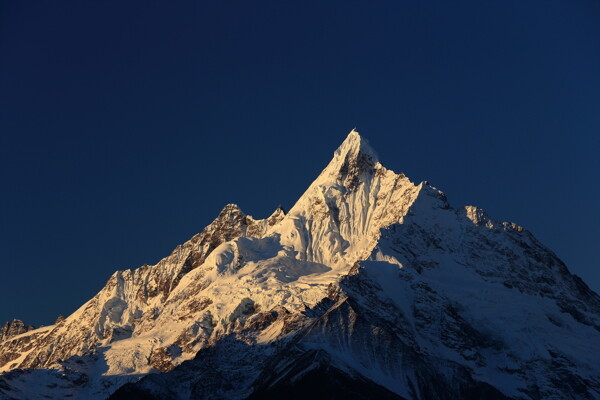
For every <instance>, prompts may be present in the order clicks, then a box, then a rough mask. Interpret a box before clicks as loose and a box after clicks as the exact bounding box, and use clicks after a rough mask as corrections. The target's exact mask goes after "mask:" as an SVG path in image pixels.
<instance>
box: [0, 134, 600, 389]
mask: <svg viewBox="0 0 600 400" xmlns="http://www.w3.org/2000/svg"><path fill="white" fill-rule="evenodd" d="M13 326H14V327H13ZM1 332H2V333H1V335H2V336H0V373H1V375H0V399H36V398H40V399H42V398H51V399H52V398H54V399H62V398H67V397H71V398H81V399H105V398H112V399H224V398H225V399H270V398H273V399H275V398H303V399H305V398H307V397H313V398H344V399H353V398H355V399H365V398H377V399H469V398H471V399H507V398H510V399H599V398H600V363H599V362H598V359H599V358H600V357H599V355H600V353H599V352H600V297H599V296H598V295H597V294H596V293H594V292H593V291H591V290H590V289H589V288H588V287H587V286H586V284H585V283H584V282H582V281H581V279H579V278H578V277H577V276H574V275H572V274H571V273H570V272H569V270H568V269H567V267H566V266H565V265H564V263H563V262H562V261H561V260H559V259H558V258H557V257H556V255H555V254H554V253H553V252H552V251H550V250H549V249H547V248H546V247H544V246H543V245H542V244H541V243H540V242H538V241H537V240H536V239H535V238H534V237H533V236H532V235H531V234H530V233H529V232H528V231H527V230H525V229H523V228H522V227H520V226H518V225H516V224H514V223H507V222H499V221H496V220H494V219H492V218H491V217H489V216H488V215H486V213H485V212H484V211H483V210H481V209H479V208H477V207H473V206H467V207H462V208H453V207H452V206H451V205H450V204H449V202H448V200H447V199H446V196H445V195H444V193H442V192H441V191H440V190H438V189H436V188H434V187H432V186H430V185H429V184H427V183H425V182H423V183H420V184H414V183H413V182H411V181H410V180H409V179H408V178H407V177H406V176H404V175H403V174H396V173H394V172H393V171H391V170H388V169H386V168H385V167H384V166H383V165H382V164H381V163H380V162H379V161H378V158H377V155H376V153H375V152H374V151H373V149H372V148H371V147H370V146H369V144H368V143H367V141H366V140H365V139H363V138H362V137H361V136H360V135H359V134H358V132H356V131H352V132H350V134H349V135H348V137H347V138H346V140H344V142H343V143H342V145H341V146H340V147H339V148H338V149H337V150H336V151H335V153H334V156H333V159H332V160H331V162H330V163H329V164H328V165H327V167H326V168H325V169H324V170H323V172H322V173H321V174H320V175H319V176H318V177H317V179H316V180H315V181H314V182H313V183H312V184H311V185H310V187H309V188H308V189H307V190H306V192H305V193H304V194H303V195H302V196H301V197H300V199H299V200H298V201H297V203H296V204H295V205H294V206H293V207H292V208H291V209H290V210H289V212H288V213H285V211H284V210H283V209H282V208H278V209H276V210H275V211H274V212H273V214H272V215H270V216H269V217H267V218H265V219H261V220H257V219H254V218H253V217H251V216H249V215H246V214H244V212H242V210H240V209H239V207H237V206H236V205H233V204H230V205H227V206H225V208H224V209H223V210H222V211H221V212H220V213H219V215H218V216H217V218H216V219H215V220H214V221H213V222H212V223H211V224H210V225H209V226H207V227H206V228H205V229H204V230H203V231H202V232H201V233H199V234H197V235H196V236H194V237H192V238H191V239H190V240H189V241H188V242H186V243H184V244H182V245H180V246H178V247H177V248H176V249H175V250H174V251H173V252H172V253H171V254H170V255H169V256H168V257H166V258H164V259H163V260H161V261H160V262H159V263H158V264H156V265H153V266H149V265H144V266H142V267H140V268H138V269H134V270H125V271H117V272H116V273H115V274H113V276H111V277H110V279H109V280H108V282H107V283H106V285H105V287H104V288H103V289H102V290H101V291H100V292H99V293H98V294H97V295H96V296H94V297H93V298H92V299H90V300H89V301H88V302H87V303H85V304H84V305H82V306H81V307H80V308H79V309H78V310H77V311H76V312H74V313H73V314H72V315H69V316H67V317H66V318H59V319H57V322H56V323H55V324H54V325H51V326H46V327H41V328H38V329H30V328H28V327H25V325H24V324H23V323H21V322H20V321H18V322H17V321H14V322H12V323H11V324H10V325H6V326H5V327H4V328H2V331H1Z"/></svg>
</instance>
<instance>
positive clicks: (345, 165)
mask: <svg viewBox="0 0 600 400" xmlns="http://www.w3.org/2000/svg"><path fill="white" fill-rule="evenodd" d="M377 163H378V158H377V153H376V152H375V150H373V148H372V147H371V145H370V144H369V142H368V141H367V140H366V139H364V138H363V137H362V136H361V135H360V134H359V133H358V131H357V130H356V129H352V130H351V131H350V133H349V134H348V136H347V137H346V139H345V140H344V141H343V142H342V144H341V145H340V146H339V147H338V148H337V150H336V151H335V152H334V153H333V159H332V160H331V161H330V162H329V164H328V165H327V167H326V168H325V169H324V170H323V172H321V175H319V177H318V178H317V180H316V181H315V182H313V185H323V186H330V185H339V184H342V185H343V186H345V187H347V188H348V189H353V188H355V187H356V186H357V185H358V184H359V183H360V181H364V180H366V179H368V178H367V177H368V176H372V174H373V173H374V171H375V165H376V164H377Z"/></svg>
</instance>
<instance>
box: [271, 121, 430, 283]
mask: <svg viewBox="0 0 600 400" xmlns="http://www.w3.org/2000/svg"><path fill="white" fill-rule="evenodd" d="M419 189H420V187H418V186H415V185H414V184H413V183H412V182H411V181H410V180H409V179H408V178H406V177H405V176H404V175H403V174H395V173H394V172H393V171H390V170H388V169H386V168H385V167H383V166H382V165H381V164H380V163H379V161H378V160H377V155H376V153H375V152H374V151H373V149H371V147H370V146H369V144H368V143H367V141H366V140H365V139H363V138H362V137H361V136H360V135H359V134H358V132H356V131H354V130H353V131H352V132H350V134H349V135H348V137H347V138H346V140H345V141H344V142H343V143H342V145H341V146H340V147H339V148H338V149H337V150H336V151H335V154H334V157H333V160H331V162H330V163H329V165H328V166H327V167H326V168H325V170H323V172H322V173H321V174H320V175H319V177H318V178H317V179H316V180H315V181H314V182H313V183H312V184H311V185H310V187H309V188H308V190H307V191H306V192H305V193H304V194H303V195H302V197H300V199H299V200H298V202H297V203H296V204H295V205H294V207H292V209H291V210H290V212H289V213H288V215H287V216H286V217H285V218H284V219H283V220H282V221H281V223H279V224H278V225H277V226H275V227H273V229H272V230H271V232H272V233H278V234H279V235H280V237H281V243H282V245H283V246H285V247H288V248H290V249H293V250H294V251H296V252H298V255H297V257H298V258H299V259H301V260H307V261H313V262H317V263H321V264H325V265H329V266H331V267H332V268H334V269H338V268H340V269H342V271H347V269H348V268H349V266H351V265H353V264H354V262H356V261H358V260H360V259H364V258H365V257H367V256H368V255H369V253H370V252H371V249H372V248H373V246H374V245H375V243H376V242H377V239H378V237H379V230H380V229H381V228H383V227H384V226H387V225H389V224H392V223H394V222H400V221H401V219H402V217H403V216H404V215H406V213H407V211H408V208H409V207H410V205H411V204H412V202H413V201H414V199H415V198H416V197H417V195H418V192H419Z"/></svg>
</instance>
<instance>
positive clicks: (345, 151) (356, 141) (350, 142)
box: [335, 128, 378, 162]
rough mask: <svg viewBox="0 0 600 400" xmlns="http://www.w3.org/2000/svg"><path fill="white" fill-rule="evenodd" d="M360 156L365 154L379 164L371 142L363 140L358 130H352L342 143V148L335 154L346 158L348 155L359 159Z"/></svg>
mask: <svg viewBox="0 0 600 400" xmlns="http://www.w3.org/2000/svg"><path fill="white" fill-rule="evenodd" d="M359 154H363V155H366V156H369V157H370V158H371V159H373V161H374V162H377V161H378V159H377V153H376V152H375V150H373V148H372V147H371V145H370V144H369V142H368V141H367V140H366V139H365V138H363V137H362V136H361V135H360V133H358V131H357V130H356V128H354V129H352V130H351V131H350V133H349V134H348V136H346V139H344V141H343V142H342V144H341V145H340V147H338V149H337V150H336V152H335V156H338V155H339V156H342V157H345V156H347V155H352V156H354V157H357V156H358V155H359Z"/></svg>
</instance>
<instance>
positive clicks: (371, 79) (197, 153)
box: [0, 0, 600, 324]
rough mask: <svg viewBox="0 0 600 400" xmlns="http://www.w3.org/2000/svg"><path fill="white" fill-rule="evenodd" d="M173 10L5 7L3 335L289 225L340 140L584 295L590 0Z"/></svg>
mask: <svg viewBox="0 0 600 400" xmlns="http://www.w3.org/2000/svg"><path fill="white" fill-rule="evenodd" d="M125 3H126V4H125ZM172 3H174V2H152V1H140V2H122V1H97V2H81V1H61V2H50V1H43V2H17V1H15V2H9V1H3V2H1V3H0V154H1V156H0V157H1V158H0V179H1V188H2V189H1V190H2V192H1V193H2V195H1V197H0V205H1V209H0V218H1V219H0V254H1V257H0V270H1V275H0V321H1V320H7V319H11V318H15V317H16V318H21V319H24V320H25V321H26V322H29V323H33V324H48V323H51V322H52V321H53V320H54V318H55V317H56V316H57V315H58V314H69V313H71V312H72V311H74V310H75V309H76V308H77V307H78V306H79V305H81V304H82V303H83V302H85V301H86V300H87V299H89V298H91V297H92V296H93V295H94V294H95V293H96V292H97V291H98V290H99V289H100V288H101V287H102V286H103V285H104V283H105V281H106V280H107V279H108V277H109V276H110V275H111V274H112V273H113V271H114V270H116V269H125V268H135V267H138V266H140V265H141V264H144V263H149V264H153V263H156V262H157V261H158V260H159V259H160V258H161V257H163V256H166V255H168V254H169V252H170V251H171V250H172V249H173V248H174V247H175V246H176V245H177V244H179V243H182V242H184V241H185V240H187V239H188V238H189V237H191V236H192V235H193V234H195V233H196V232H199V231H201V230H202V228H203V227H204V226H205V225H206V224H208V223H209V222H210V221H211V220H212V219H213V218H214V217H215V216H216V215H217V213H218V212H219V210H220V208H221V207H222V206H223V205H225V204H226V203H230V202H235V203H237V204H239V205H240V206H241V207H242V209H244V210H245V211H246V212H247V213H249V214H251V215H253V216H255V217H257V218H260V217H265V216H267V215H268V214H269V213H270V212H271V211H272V210H273V209H274V208H275V207H276V206H277V205H278V204H282V205H284V206H285V207H287V208H289V207H290V206H291V205H292V204H293V203H294V201H295V199H296V198H297V197H298V196H299V195H300V194H301V193H302V192H303V191H304V189H305V188H306V187H307V186H308V184H309V183H310V182H311V181H312V180H313V179H314V178H315V177H316V176H317V174H318V173H319V172H320V171H321V169H322V168H323V167H324V166H325V165H326V163H327V162H328V161H329V159H330V158H331V155H332V152H333V151H334V150H335V148H336V147H337V146H338V145H339V143H340V142H341V141H342V140H343V139H344V137H345V136H346V134H347V133H348V131H349V130H350V129H352V128H353V127H357V128H358V130H359V131H360V132H361V133H362V134H363V136H365V137H366V138H367V139H369V141H370V142H371V144H372V145H373V147H374V148H375V149H376V150H377V151H378V153H379V155H380V159H381V161H382V162H383V164H384V165H386V166H387V167H388V168H391V169H393V170H395V171H397V172H400V171H402V172H404V173H406V174H407V175H408V176H409V177H411V178H412V179H413V180H414V181H416V182H418V181H420V180H428V181H430V182H431V183H432V184H433V185H435V186H437V187H439V188H441V189H442V190H444V191H445V192H446V194H447V195H448V197H449V199H450V201H451V203H452V204H453V205H454V206H462V205H466V204H474V205H478V206H481V207H483V208H484V209H486V210H487V211H488V213H490V214H491V215H492V216H493V217H495V218H497V219H501V220H510V221H515V222H517V223H519V224H521V225H523V226H525V227H526V228H527V229H529V230H531V231H532V232H533V233H534V234H535V235H536V236H537V237H538V238H539V239H540V240H541V241H542V242H543V243H545V244H546V245H547V246H549V247H550V248H551V249H553V250H554V251H555V252H556V253H557V254H558V255H559V256H560V257H561V258H562V259H563V260H564V261H565V262H566V263H567V264H568V265H569V267H570V269H571V271H572V272H574V273H576V274H578V275H580V276H582V277H583V278H584V280H585V281H586V282H587V283H588V284H589V285H590V286H591V287H592V288H593V289H594V290H596V291H600V272H599V269H598V249H600V207H599V206H598V200H599V199H600V187H599V185H598V178H599V173H600V162H599V161H598V155H597V151H598V148H599V146H598V145H599V140H598V138H597V136H598V134H599V133H600V22H599V21H600V3H598V2H597V1H596V0H589V1H579V0H575V1H569V2H567V1H530V2H521V1H509V2H506V1H498V2H488V1H483V2H482V1H469V2H447V1H439V2H430V1H426V2H400V1H390V2H371V3H376V4H370V5H369V6H366V4H367V2H351V1H343V2H337V3H336V2H329V3H328V2H287V1H273V2H269V1H261V2H252V1H221V2H177V4H172Z"/></svg>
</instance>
